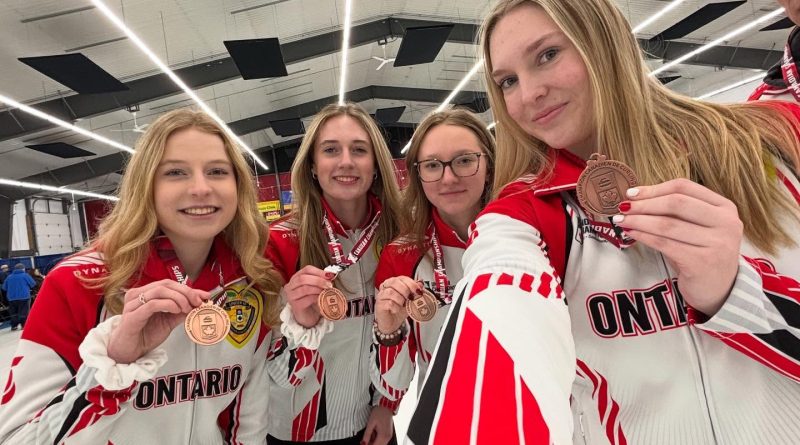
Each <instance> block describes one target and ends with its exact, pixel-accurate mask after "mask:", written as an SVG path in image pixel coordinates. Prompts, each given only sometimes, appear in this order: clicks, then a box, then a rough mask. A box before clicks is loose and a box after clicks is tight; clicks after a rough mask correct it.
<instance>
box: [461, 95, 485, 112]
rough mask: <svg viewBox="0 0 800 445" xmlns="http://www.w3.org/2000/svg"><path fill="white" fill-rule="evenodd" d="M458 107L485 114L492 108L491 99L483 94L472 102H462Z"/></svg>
mask: <svg viewBox="0 0 800 445" xmlns="http://www.w3.org/2000/svg"><path fill="white" fill-rule="evenodd" d="M456 105H457V106H459V107H464V108H467V109H469V110H470V111H472V112H473V113H483V112H485V111H487V110H488V109H489V108H490V106H489V99H488V98H487V97H486V95H484V94H481V95H479V96H477V97H475V98H473V99H472V100H470V101H467V102H461V103H458V104H456Z"/></svg>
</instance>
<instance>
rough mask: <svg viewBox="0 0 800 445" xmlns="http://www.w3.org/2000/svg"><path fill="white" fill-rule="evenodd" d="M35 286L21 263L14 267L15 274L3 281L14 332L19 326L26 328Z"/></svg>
mask: <svg viewBox="0 0 800 445" xmlns="http://www.w3.org/2000/svg"><path fill="white" fill-rule="evenodd" d="M35 286H36V282H35V281H33V278H31V276H30V275H28V274H27V273H26V272H25V266H23V265H22V264H19V263H18V264H17V265H16V266H14V272H12V273H11V274H10V275H8V276H7V277H6V279H5V281H3V291H4V292H5V293H6V296H7V298H8V307H9V312H11V330H12V331H16V330H17V327H18V326H22V327H23V328H24V327H25V320H26V319H27V318H28V311H29V310H30V308H31V289H33V288H34V287H35Z"/></svg>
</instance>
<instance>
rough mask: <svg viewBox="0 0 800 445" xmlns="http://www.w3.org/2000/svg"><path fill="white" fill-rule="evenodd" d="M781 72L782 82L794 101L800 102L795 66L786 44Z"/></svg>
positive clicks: (799, 88) (799, 86) (790, 51)
mask: <svg viewBox="0 0 800 445" xmlns="http://www.w3.org/2000/svg"><path fill="white" fill-rule="evenodd" d="M781 71H783V80H785V81H786V85H787V86H788V87H789V92H790V93H792V96H793V97H794V98H795V100H796V101H798V102H800V84H798V72H797V65H795V64H794V58H793V57H792V50H791V48H789V44H788V43H787V44H786V47H785V48H784V50H783V65H781Z"/></svg>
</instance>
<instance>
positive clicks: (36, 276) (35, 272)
mask: <svg viewBox="0 0 800 445" xmlns="http://www.w3.org/2000/svg"><path fill="white" fill-rule="evenodd" d="M26 270H27V272H28V275H30V276H31V278H33V281H34V282H35V283H36V285H35V286H33V288H32V289H31V306H33V302H34V301H35V300H36V294H38V293H39V289H40V288H41V287H42V282H43V281H44V275H42V273H41V272H40V271H39V268H32V269H31V268H29V269H26Z"/></svg>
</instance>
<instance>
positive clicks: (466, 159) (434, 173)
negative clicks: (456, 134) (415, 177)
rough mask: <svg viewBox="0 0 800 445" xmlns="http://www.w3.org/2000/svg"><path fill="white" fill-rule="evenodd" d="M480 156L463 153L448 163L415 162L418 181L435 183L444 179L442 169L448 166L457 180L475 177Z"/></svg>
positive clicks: (436, 160)
mask: <svg viewBox="0 0 800 445" xmlns="http://www.w3.org/2000/svg"><path fill="white" fill-rule="evenodd" d="M481 156H483V153H464V154H463V155H458V156H456V157H454V158H453V159H451V160H449V161H440V160H438V159H430V160H427V161H419V162H415V163H414V166H415V167H417V172H418V173H419V179H420V180H422V182H436V181H438V180H440V179H442V177H444V168H445V167H447V166H450V171H451V172H453V174H454V175H455V176H458V177H459V178H466V177H468V176H475V174H476V173H478V167H479V166H480V161H481Z"/></svg>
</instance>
